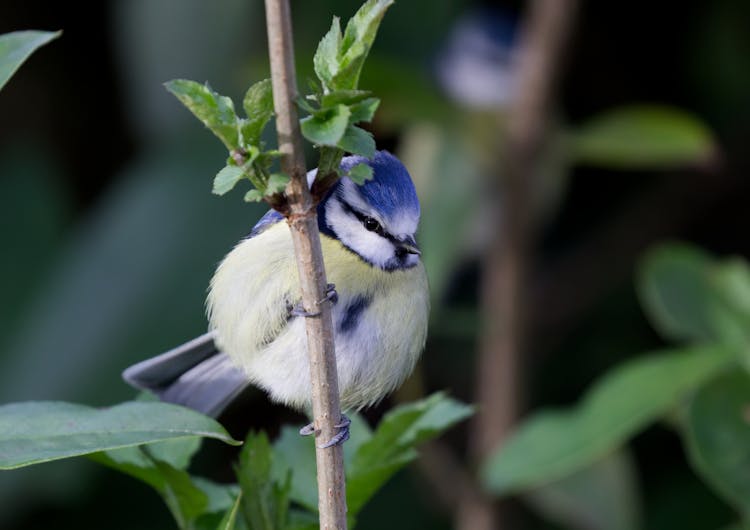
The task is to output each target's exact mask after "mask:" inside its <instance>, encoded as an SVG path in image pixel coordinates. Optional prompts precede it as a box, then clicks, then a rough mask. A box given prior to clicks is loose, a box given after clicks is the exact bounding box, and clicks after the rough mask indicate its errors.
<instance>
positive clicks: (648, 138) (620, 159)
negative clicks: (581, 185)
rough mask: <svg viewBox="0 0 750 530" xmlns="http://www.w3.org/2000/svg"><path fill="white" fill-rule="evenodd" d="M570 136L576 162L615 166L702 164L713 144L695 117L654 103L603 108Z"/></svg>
mask: <svg viewBox="0 0 750 530" xmlns="http://www.w3.org/2000/svg"><path fill="white" fill-rule="evenodd" d="M571 138H572V153H573V156H574V159H575V160H576V161H577V162H580V163H585V164H591V165H596V166H601V167H613V168H618V169H619V168H625V169H652V168H671V167H679V166H685V165H691V164H700V163H705V162H706V161H708V160H710V158H711V157H712V156H713V154H714V152H715V150H716V143H715V141H714V138H713V134H712V133H711V131H710V130H709V128H708V127H707V126H706V125H705V124H704V123H703V122H701V121H700V120H699V119H698V118H697V117H695V116H693V115H692V114H689V113H687V112H685V111H683V110H680V109H675V108H670V107H663V106H658V105H631V106H627V107H622V108H618V109H614V110H610V111H607V112H605V113H603V114H601V115H599V116H596V117H594V118H592V119H591V120H589V121H588V122H586V123H585V124H583V125H582V126H580V127H578V128H576V129H575V130H574V131H573V133H572V136H571Z"/></svg>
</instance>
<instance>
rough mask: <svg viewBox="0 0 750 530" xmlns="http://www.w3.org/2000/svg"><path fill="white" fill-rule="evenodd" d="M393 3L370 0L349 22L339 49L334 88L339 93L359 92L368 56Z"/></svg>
mask: <svg viewBox="0 0 750 530" xmlns="http://www.w3.org/2000/svg"><path fill="white" fill-rule="evenodd" d="M392 4H393V0H368V1H367V2H365V3H364V4H363V5H362V7H360V8H359V10H358V11H357V12H356V13H355V14H354V16H353V17H352V18H351V19H350V20H349V22H348V23H347V25H346V29H345V30H344V37H343V39H342V40H341V45H340V49H339V57H338V58H339V64H338V71H337V72H336V74H335V75H334V76H333V79H332V80H331V82H330V86H331V88H332V89H335V90H342V89H343V90H351V89H356V88H357V84H358V83H359V76H360V73H361V72H362V66H363V65H364V62H365V59H366V58H367V54H368V53H369V52H370V48H371V47H372V43H373V42H374V40H375V36H376V34H377V31H378V27H379V26H380V21H381V20H382V19H383V15H385V12H386V10H387V9H388V7H390V6H391V5H392Z"/></svg>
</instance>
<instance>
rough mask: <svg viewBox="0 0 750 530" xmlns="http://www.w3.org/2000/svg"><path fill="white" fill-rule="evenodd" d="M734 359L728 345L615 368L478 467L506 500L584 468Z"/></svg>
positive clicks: (526, 425)
mask: <svg viewBox="0 0 750 530" xmlns="http://www.w3.org/2000/svg"><path fill="white" fill-rule="evenodd" d="M737 355H738V351H737V349H733V348H730V347H724V346H712V347H709V346H706V347H695V348H686V349H681V350H672V351H668V352H664V353H654V354H651V355H648V356H646V357H643V358H640V359H635V360H632V361H629V362H627V363H625V364H623V365H621V366H619V367H617V368H615V369H614V370H612V371H611V372H609V373H608V374H606V375H605V376H604V377H603V378H601V379H600V380H599V381H597V382H596V383H595V384H594V386H593V387H592V388H591V389H590V390H589V391H588V392H587V393H586V395H585V396H584V398H583V399H582V401H581V402H580V404H579V405H577V406H576V407H574V408H572V409H567V410H559V409H558V410H547V411H543V412H540V413H537V414H535V415H534V416H532V417H531V418H530V419H529V420H527V421H525V422H523V423H522V424H521V425H520V427H519V428H518V429H517V430H516V431H515V432H514V433H513V434H512V435H511V436H510V438H509V439H508V440H506V441H505V442H504V443H503V445H502V447H501V448H499V449H498V450H497V451H495V453H494V454H492V455H491V456H490V458H489V459H488V460H487V462H485V464H484V466H483V469H482V477H483V480H484V483H485V484H486V486H487V488H489V489H490V490H491V491H493V492H494V493H496V494H498V495H506V494H509V493H514V492H520V491H523V490H527V489H529V488H533V487H537V486H540V485H542V484H545V483H549V482H551V481H553V480H558V479H561V478H563V477H565V476H566V475H569V474H571V473H574V472H575V471H578V470H580V469H582V468H583V467H585V466H587V465H590V464H591V463H593V462H594V461H596V460H597V459H599V458H601V457H603V456H604V455H606V454H607V453H609V452H611V451H613V450H614V449H616V448H617V447H619V446H621V445H622V444H623V443H624V442H625V441H626V440H627V439H628V438H629V437H631V436H633V435H634V434H636V433H638V432H640V431H641V430H642V429H643V428H645V427H646V426H647V425H649V424H650V423H651V422H653V421H655V420H657V419H658V418H660V417H661V416H663V415H665V414H666V413H667V412H669V411H670V409H672V408H673V407H675V406H676V405H678V404H679V403H680V401H681V400H682V399H683V398H684V397H685V396H686V394H688V393H689V392H691V391H693V390H694V389H696V388H698V387H699V386H700V385H701V384H703V383H704V382H706V381H708V380H709V379H711V378H712V377H714V376H715V375H716V374H717V373H719V372H720V371H721V370H723V369H725V368H726V367H727V366H728V365H730V364H731V363H732V362H733V361H734V359H735V358H736V356H737Z"/></svg>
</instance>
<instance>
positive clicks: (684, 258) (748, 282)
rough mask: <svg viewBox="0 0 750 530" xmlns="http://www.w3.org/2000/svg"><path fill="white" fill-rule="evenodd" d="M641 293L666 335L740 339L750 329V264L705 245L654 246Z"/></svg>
mask: <svg viewBox="0 0 750 530" xmlns="http://www.w3.org/2000/svg"><path fill="white" fill-rule="evenodd" d="M637 285H638V294H639V297H640V299H641V303H642V305H643V307H644V309H645V310H646V312H647V314H648V315H649V318H650V320H651V322H652V324H653V325H654V327H655V328H656V329H657V330H658V331H659V332H660V333H661V334H662V335H663V336H664V337H665V338H667V339H672V340H687V341H698V342H712V341H726V342H735V343H740V342H743V341H744V340H746V339H747V337H748V330H750V309H749V308H750V270H749V269H748V266H747V263H746V262H744V261H741V260H736V259H735V260H727V261H719V260H716V259H714V258H712V257H711V256H710V255H709V254H707V253H706V252H704V251H703V250H701V249H699V248H697V247H694V246H690V245H684V244H676V243H672V244H666V245H662V246H659V247H657V248H655V249H653V250H651V251H649V252H648V253H647V254H646V256H645V257H644V258H643V260H642V262H641V265H640V267H639V271H638V282H637Z"/></svg>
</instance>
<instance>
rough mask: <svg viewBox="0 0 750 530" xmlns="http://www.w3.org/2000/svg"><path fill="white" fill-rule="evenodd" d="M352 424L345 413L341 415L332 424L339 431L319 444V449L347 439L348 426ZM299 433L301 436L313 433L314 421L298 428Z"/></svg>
mask: <svg viewBox="0 0 750 530" xmlns="http://www.w3.org/2000/svg"><path fill="white" fill-rule="evenodd" d="M351 424H352V420H350V419H349V418H347V417H346V415H344V414H342V415H341V420H340V421H339V422H338V423H337V424H336V425H334V427H336V428H337V429H338V430H339V432H337V433H336V434H334V435H333V438H331V439H330V440H328V441H327V442H326V443H324V444H322V445H319V446H318V447H319V448H320V449H326V448H328V447H333V446H334V445H341V444H342V443H344V442H345V441H347V440H348V439H349V426H350V425H351ZM299 433H300V434H301V435H302V436H310V435H311V434H315V423H312V422H311V423H308V424H307V425H305V426H304V427H302V428H301V429H300V430H299Z"/></svg>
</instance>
